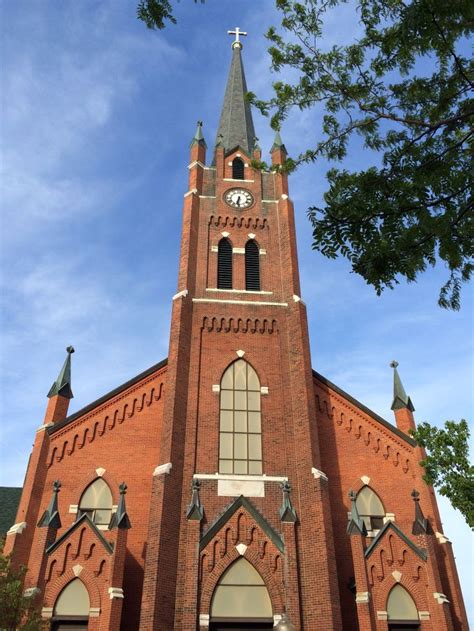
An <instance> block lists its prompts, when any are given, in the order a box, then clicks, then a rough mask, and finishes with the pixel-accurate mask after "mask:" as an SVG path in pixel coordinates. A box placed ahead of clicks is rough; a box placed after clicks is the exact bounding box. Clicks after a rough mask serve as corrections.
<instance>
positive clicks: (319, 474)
mask: <svg viewBox="0 0 474 631" xmlns="http://www.w3.org/2000/svg"><path fill="white" fill-rule="evenodd" d="M311 473H312V474H313V477H314V478H315V479H316V480H317V479H319V478H322V479H323V480H325V481H326V482H327V481H328V476H327V475H326V474H325V473H324V472H323V471H320V470H319V469H316V467H311Z"/></svg>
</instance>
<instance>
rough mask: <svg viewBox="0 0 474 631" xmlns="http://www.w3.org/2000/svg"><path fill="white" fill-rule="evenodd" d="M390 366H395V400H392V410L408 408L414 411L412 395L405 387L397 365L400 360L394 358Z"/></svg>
mask: <svg viewBox="0 0 474 631" xmlns="http://www.w3.org/2000/svg"><path fill="white" fill-rule="evenodd" d="M390 366H391V367H392V368H393V402H392V410H400V409H402V408H408V409H409V410H411V411H412V412H414V410H415V408H414V406H413V403H412V402H411V399H410V397H409V396H408V395H407V393H406V392H405V388H404V387H403V384H402V380H401V379H400V375H399V374H398V370H397V366H398V362H397V361H395V360H393V361H392V362H391V363H390Z"/></svg>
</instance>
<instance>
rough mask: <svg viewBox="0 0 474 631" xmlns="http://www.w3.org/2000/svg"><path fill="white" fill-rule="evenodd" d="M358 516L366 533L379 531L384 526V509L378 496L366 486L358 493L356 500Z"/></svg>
mask: <svg viewBox="0 0 474 631" xmlns="http://www.w3.org/2000/svg"><path fill="white" fill-rule="evenodd" d="M356 506H357V510H358V511H359V515H360V516H361V517H362V519H363V520H364V523H365V527H366V528H367V530H368V531H372V530H380V528H382V526H383V524H384V517H385V509H384V507H383V504H382V502H381V501H380V498H379V496H378V495H377V494H376V493H374V491H372V489H371V488H370V487H368V486H364V488H363V489H361V490H360V491H359V493H358V494H357V498H356Z"/></svg>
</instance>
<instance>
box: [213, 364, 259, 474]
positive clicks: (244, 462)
mask: <svg viewBox="0 0 474 631" xmlns="http://www.w3.org/2000/svg"><path fill="white" fill-rule="evenodd" d="M219 473H241V474H244V475H245V474H261V473H262V429H261V417H260V381H259V379H258V377H257V373H256V372H255V370H254V369H253V368H252V366H250V364H248V363H247V362H246V361H244V360H243V359H239V360H237V361H236V362H234V363H233V364H231V365H230V366H229V367H228V368H227V370H226V371H225V372H224V374H223V376H222V380H221V391H220V433H219Z"/></svg>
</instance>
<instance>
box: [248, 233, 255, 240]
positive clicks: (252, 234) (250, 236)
mask: <svg viewBox="0 0 474 631" xmlns="http://www.w3.org/2000/svg"><path fill="white" fill-rule="evenodd" d="M247 236H248V238H249V239H255V237H256V236H257V235H256V234H254V233H253V232H250V233H249V234H248V235H247Z"/></svg>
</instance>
